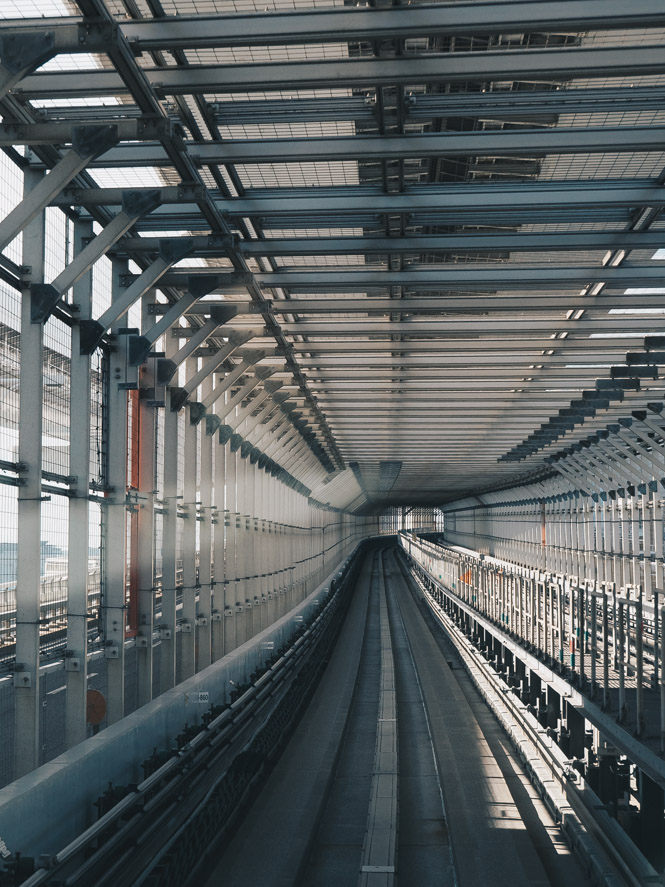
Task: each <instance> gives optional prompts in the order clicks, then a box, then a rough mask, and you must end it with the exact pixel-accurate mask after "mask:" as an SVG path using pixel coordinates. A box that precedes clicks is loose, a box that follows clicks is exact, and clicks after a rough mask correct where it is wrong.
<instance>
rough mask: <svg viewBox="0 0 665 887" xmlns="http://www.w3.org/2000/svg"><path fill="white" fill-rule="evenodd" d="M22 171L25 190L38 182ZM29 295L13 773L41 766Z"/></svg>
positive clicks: (38, 335) (26, 234)
mask: <svg viewBox="0 0 665 887" xmlns="http://www.w3.org/2000/svg"><path fill="white" fill-rule="evenodd" d="M42 179H43V176H42V175H41V174H40V173H36V172H33V171H31V170H26V172H25V179H24V195H25V196H26V197H27V196H28V195H29V194H30V192H31V191H32V190H33V188H36V187H37V186H38V185H39V183H40V182H41V181H42ZM44 238H45V232H44V214H43V212H39V213H38V215H36V216H35V217H34V218H33V220H32V221H31V222H30V223H29V224H28V225H27V227H26V228H25V229H24V231H23V264H24V265H25V266H26V267H29V268H30V282H31V283H42V282H43V280H44ZM32 301H33V295H32V292H31V290H30V288H29V287H28V288H26V289H25V290H24V291H23V298H22V302H21V377H20V384H21V390H20V405H19V409H20V423H19V439H18V454H19V462H20V463H21V465H22V466H24V469H23V472H22V478H21V480H22V485H21V486H20V487H19V488H18V572H17V581H16V665H15V670H14V688H15V689H14V700H15V702H14V704H15V715H14V717H15V721H14V723H15V726H14V777H15V778H16V779H18V777H19V776H23V775H24V774H26V773H29V772H30V771H31V770H34V769H35V767H37V766H39V756H40V747H41V742H40V737H39V724H40V717H39V716H40V711H41V704H40V697H39V618H40V612H39V604H40V584H41V542H40V540H41V513H42V507H41V497H42V403H43V399H44V386H43V370H42V363H43V353H44V326H43V324H41V323H32V317H31V311H32Z"/></svg>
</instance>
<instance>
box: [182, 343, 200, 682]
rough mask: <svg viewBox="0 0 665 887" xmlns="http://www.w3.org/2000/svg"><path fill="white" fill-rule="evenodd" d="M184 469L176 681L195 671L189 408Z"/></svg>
mask: <svg viewBox="0 0 665 887" xmlns="http://www.w3.org/2000/svg"><path fill="white" fill-rule="evenodd" d="M185 365H186V371H185V377H186V378H187V379H190V378H191V377H192V376H193V375H194V374H195V373H196V372H197V370H198V358H196V357H188V358H187V361H186V364H185ZM184 409H185V467H184V477H183V504H184V517H183V520H184V524H183V529H182V622H181V632H182V644H181V653H180V655H181V662H180V680H181V681H184V680H186V678H189V677H191V676H192V675H193V674H194V672H195V671H196V584H197V578H198V571H197V563H196V535H197V534H196V525H197V524H196V512H197V507H196V506H197V497H196V476H197V465H198V458H199V455H198V436H199V435H198V432H199V429H198V426H197V425H195V424H193V423H192V421H191V415H190V412H191V407H189V406H185V408H184Z"/></svg>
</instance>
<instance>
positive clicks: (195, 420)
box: [172, 400, 206, 425]
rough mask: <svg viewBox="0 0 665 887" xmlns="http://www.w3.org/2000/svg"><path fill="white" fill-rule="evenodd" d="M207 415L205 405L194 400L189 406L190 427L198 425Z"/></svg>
mask: <svg viewBox="0 0 665 887" xmlns="http://www.w3.org/2000/svg"><path fill="white" fill-rule="evenodd" d="M172 402H173V401H172ZM205 414H206V408H205V406H204V404H202V403H200V402H199V401H198V400H193V401H191V402H190V404H189V423H190V425H198V424H199V422H200V421H201V419H203V417H204V416H205Z"/></svg>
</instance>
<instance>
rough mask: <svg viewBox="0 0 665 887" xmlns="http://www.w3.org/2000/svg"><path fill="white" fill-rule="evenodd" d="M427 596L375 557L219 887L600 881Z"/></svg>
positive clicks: (391, 560)
mask: <svg viewBox="0 0 665 887" xmlns="http://www.w3.org/2000/svg"><path fill="white" fill-rule="evenodd" d="M414 595H415V596H414ZM417 596H418V590H417V587H416V586H415V584H414V583H413V582H412V580H410V579H409V578H408V573H407V571H406V569H405V567H404V565H403V563H402V562H401V555H399V556H398V554H397V551H396V549H394V548H389V547H387V546H384V547H383V548H381V549H380V550H374V551H371V550H370V551H368V553H367V555H366V559H365V563H364V565H363V568H362V572H361V574H360V578H359V581H358V583H357V586H356V590H355V595H354V599H353V602H352V605H351V608H350V610H349V613H348V616H347V618H346V622H345V625H344V627H343V629H342V632H341V634H340V637H339V640H338V643H337V646H336V648H335V650H334V651H333V653H332V655H331V657H330V663H329V666H328V668H327V669H326V672H325V674H324V676H323V678H322V681H321V683H320V685H319V687H318V689H317V692H316V693H315V695H314V697H313V700H312V702H311V704H310V705H309V707H308V709H307V711H306V712H305V714H304V716H303V718H302V720H301V721H300V723H299V725H298V727H297V728H296V730H295V731H294V734H293V736H292V738H291V740H290V742H289V744H288V746H287V748H286V751H285V752H284V754H283V755H282V757H281V758H280V760H279V761H278V762H277V764H276V765H275V768H274V770H273V771H272V774H271V775H270V777H269V778H268V780H267V781H266V783H265V785H264V787H263V789H262V790H261V792H260V793H259V795H258V797H257V798H256V800H255V801H254V804H253V806H252V808H251V810H250V811H249V813H248V815H247V817H246V819H245V820H244V822H242V823H241V824H240V826H239V828H238V830H237V832H236V834H235V836H234V837H233V838H232V839H231V840H230V841H229V842H228V843H227V844H226V846H223V847H221V848H219V849H218V850H216V851H214V853H213V854H212V856H214V863H213V864H212V865H211V868H210V874H209V877H208V880H207V881H206V883H207V885H209V887H217V885H224V887H241V885H248V884H261V885H262V887H286V885H300V887H304V885H307V887H313V885H316V887H328V885H330V887H332V885H335V887H345V885H353V887H356V885H366V887H378V885H382V887H384V885H385V887H390V885H393V884H399V885H400V887H416V885H417V887H430V885H431V887H434V885H439V887H441V885H443V887H472V885H473V887H477V885H479V884H492V885H504V884H505V885H510V887H520V885H524V887H526V885H529V887H547V885H552V887H564V885H572V884H574V885H576V887H586V885H587V884H590V883H591V882H590V881H588V879H587V877H586V875H585V873H584V871H583V868H582V866H581V865H580V863H579V861H578V858H577V857H576V856H575V855H574V854H573V853H572V852H571V851H570V850H569V848H568V846H567V845H566V843H565V841H564V839H563V836H562V833H561V832H560V830H559V828H558V826H557V825H556V824H555V822H554V821H553V819H552V817H551V815H550V813H549V811H548V809H547V807H546V806H545V804H544V803H543V802H542V801H541V799H540V797H539V795H538V793H537V791H536V789H535V788H534V787H533V786H532V785H531V783H530V782H529V779H528V776H527V774H526V772H525V771H524V769H523V767H522V765H521V762H520V761H519V759H518V756H517V754H516V752H515V751H514V749H513V747H512V745H511V744H510V743H509V741H508V739H507V737H506V736H505V735H504V734H503V732H502V731H501V729H500V727H499V725H498V724H497V722H496V721H495V719H494V718H493V717H492V715H491V713H490V712H489V710H488V709H487V708H486V707H485V705H484V704H483V702H482V700H481V698H480V696H479V695H478V693H477V692H476V690H475V688H474V687H473V685H472V684H471V680H470V678H469V677H468V676H467V675H466V672H464V671H463V670H462V669H461V668H460V667H459V663H457V667H455V664H456V663H455V658H454V657H455V654H454V652H453V651H452V648H449V647H448V646H446V644H447V643H448V642H447V641H446V640H445V639H444V636H443V634H442V631H441V628H440V626H438V625H437V624H435V622H434V621H433V620H432V619H431V617H428V614H427V612H426V611H425V610H423V611H421V608H420V605H419V603H418V601H417V600H416V598H417ZM451 662H452V667H451V664H450V663H451ZM199 883H200V881H199ZM614 883H616V884H617V885H619V884H621V883H623V882H622V881H621V880H620V879H619V880H616V881H615V882H614Z"/></svg>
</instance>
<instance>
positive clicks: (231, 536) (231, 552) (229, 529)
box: [224, 444, 238, 655]
mask: <svg viewBox="0 0 665 887" xmlns="http://www.w3.org/2000/svg"><path fill="white" fill-rule="evenodd" d="M224 450H225V454H226V455H225V462H226V472H225V489H226V500H225V501H226V504H225V506H224V508H225V511H224V530H225V540H224V548H225V556H224V655H226V654H227V653H230V652H231V650H235V648H236V646H237V645H236V624H237V621H238V620H237V618H236V617H237V614H236V600H237V578H238V572H237V566H236V555H237V541H238V535H237V519H238V503H237V475H236V469H237V453H234V452H232V450H231V448H230V447H229V445H228V444H226V445H225V447H224Z"/></svg>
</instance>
